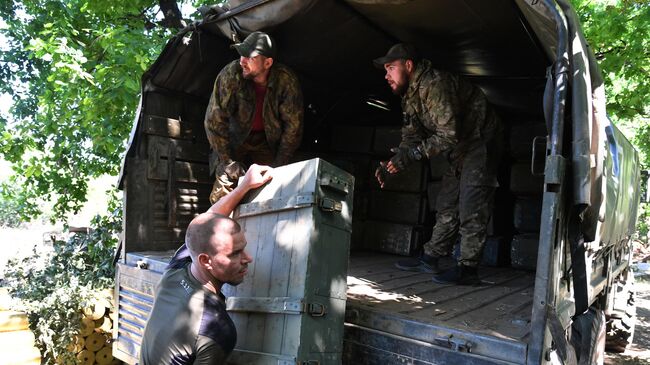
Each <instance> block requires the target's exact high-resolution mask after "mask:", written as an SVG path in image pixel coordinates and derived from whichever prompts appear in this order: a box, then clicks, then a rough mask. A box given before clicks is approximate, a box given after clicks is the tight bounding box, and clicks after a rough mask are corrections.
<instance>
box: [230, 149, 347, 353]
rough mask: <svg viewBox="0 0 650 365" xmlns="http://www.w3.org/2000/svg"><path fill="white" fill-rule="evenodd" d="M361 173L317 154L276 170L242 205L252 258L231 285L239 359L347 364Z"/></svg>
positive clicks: (241, 220) (239, 218)
mask: <svg viewBox="0 0 650 365" xmlns="http://www.w3.org/2000/svg"><path fill="white" fill-rule="evenodd" d="M353 190H354V177H353V176H352V175H350V174H348V173H346V172H345V171H343V170H342V169H340V168H338V167H335V166H334V165H332V164H330V163H328V162H326V161H324V160H321V159H313V160H309V161H303V162H299V163H295V164H291V165H287V166H283V167H280V168H277V169H275V172H274V178H273V180H271V182H270V183H269V184H267V185H266V186H264V187H263V188H261V189H259V190H258V191H256V192H255V194H253V196H251V197H249V198H247V199H246V200H245V202H244V203H243V204H242V205H240V206H239V207H238V209H237V210H236V211H235V214H234V216H235V219H237V221H238V222H239V223H240V224H241V226H242V228H243V229H244V231H245V235H246V238H247V240H248V248H247V250H248V252H250V253H251V255H252V256H253V262H252V263H251V264H250V265H249V269H248V270H249V271H248V272H249V274H248V277H246V278H245V280H244V282H243V283H242V284H240V285H238V286H229V285H225V286H224V288H223V290H222V291H223V293H224V294H225V295H226V297H228V299H227V308H228V310H229V311H230V314H231V317H232V319H233V321H234V323H235V326H236V327H237V345H236V347H235V350H234V351H233V354H232V356H231V358H230V360H229V362H232V363H235V364H267V363H273V364H296V363H298V364H303V363H320V364H340V363H341V353H342V351H343V350H342V347H343V320H344V316H345V300H346V291H347V283H346V277H347V265H348V255H349V248H350V233H351V231H352V201H353Z"/></svg>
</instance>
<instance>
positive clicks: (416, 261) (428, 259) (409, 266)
mask: <svg viewBox="0 0 650 365" xmlns="http://www.w3.org/2000/svg"><path fill="white" fill-rule="evenodd" d="M395 267H396V268H398V269H400V270H403V271H415V272H426V273H431V274H437V273H440V272H441V270H440V268H439V267H438V258H437V257H433V256H429V255H426V254H422V255H421V256H420V257H414V258H411V259H406V260H400V261H397V262H396V263H395Z"/></svg>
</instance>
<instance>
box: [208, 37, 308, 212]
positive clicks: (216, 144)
mask: <svg viewBox="0 0 650 365" xmlns="http://www.w3.org/2000/svg"><path fill="white" fill-rule="evenodd" d="M233 47H234V48H236V49H237V51H238V52H239V53H240V55H241V58H240V59H239V60H235V61H232V62H231V63H229V64H228V65H226V66H225V67H224V68H223V69H222V70H221V72H220V73H219V75H218V76H217V78H216V80H215V83H214V90H213V92H212V96H211V98H210V103H209V104H208V109H207V111H206V115H205V130H206V134H207V136H208V140H209V141H210V145H211V147H212V149H213V150H214V152H215V153H216V155H217V161H216V164H215V175H216V180H215V184H214V186H213V189H212V193H211V194H210V201H211V202H212V203H214V202H216V201H217V200H218V199H219V198H220V197H222V196H223V195H225V194H226V193H227V192H229V191H231V190H232V189H233V188H234V187H235V184H236V181H237V179H238V178H239V176H241V175H243V173H244V172H245V170H246V166H248V165H250V164H251V163H258V164H265V165H271V166H280V165H284V164H286V163H288V161H289V159H290V158H291V156H292V154H293V153H294V151H295V150H296V149H297V148H298V146H299V145H300V142H301V139H302V129H303V115H304V111H303V105H302V92H301V90H300V85H299V83H298V78H297V77H296V75H295V74H294V73H293V72H292V71H291V70H290V69H289V68H288V67H286V66H284V65H282V64H279V63H274V62H273V57H274V56H275V53H274V48H275V47H274V44H273V40H272V39H271V38H270V37H269V36H268V35H267V34H265V33H261V32H254V33H252V34H251V35H249V36H248V37H247V38H246V39H245V40H244V42H242V43H238V44H235V45H233ZM260 90H261V94H260ZM260 95H261V97H260ZM258 98H259V99H260V100H258ZM262 98H263V102H261V99H262ZM256 119H257V124H256ZM256 126H257V130H256Z"/></svg>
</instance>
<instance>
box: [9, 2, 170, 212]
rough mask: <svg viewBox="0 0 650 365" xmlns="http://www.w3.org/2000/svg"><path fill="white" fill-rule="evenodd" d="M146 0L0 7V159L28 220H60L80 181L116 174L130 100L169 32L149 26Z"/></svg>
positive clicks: (80, 195) (79, 196) (152, 10)
mask: <svg viewBox="0 0 650 365" xmlns="http://www.w3.org/2000/svg"><path fill="white" fill-rule="evenodd" d="M157 4H158V2H157V1H155V0H115V1H89V0H45V1H42V0H10V1H4V2H2V5H0V20H1V21H0V24H2V22H5V23H6V25H5V26H4V29H1V27H2V26H0V34H2V35H4V37H5V38H6V39H7V43H8V44H7V47H5V48H6V49H2V50H0V93H8V94H10V95H11V96H12V99H13V107H12V109H11V111H10V113H11V116H9V117H7V116H4V117H3V118H2V120H0V155H1V156H3V157H4V159H5V160H7V161H10V162H12V163H13V169H14V170H15V176H14V177H13V179H12V180H11V181H10V182H9V183H8V184H10V185H21V186H22V187H23V188H22V189H20V191H18V192H17V195H15V196H14V199H15V200H17V201H18V203H17V204H18V205H20V206H25V207H28V208H29V209H25V210H19V211H17V212H16V213H17V214H20V215H21V216H22V218H23V219H29V218H32V217H34V214H35V212H37V211H38V209H37V207H36V206H35V205H34V204H31V205H30V202H33V201H34V199H35V198H40V199H44V200H48V201H49V200H55V201H56V202H55V205H54V209H53V211H54V218H58V219H65V215H66V213H68V212H77V211H78V210H79V209H80V207H81V205H82V203H83V202H84V201H85V200H86V192H87V189H88V180H89V178H92V177H97V176H99V175H102V174H112V175H117V173H118V171H119V163H120V158H121V154H122V153H123V151H124V145H125V141H126V138H127V137H128V134H129V131H130V128H131V124H132V121H133V119H134V117H135V111H136V106H137V103H138V100H139V92H140V82H139V80H140V77H141V75H142V74H143V72H144V71H145V70H146V69H147V67H148V66H149V65H150V64H151V63H152V62H153V60H154V59H155V58H156V57H157V56H158V54H159V53H160V51H161V49H162V47H163V45H164V44H165V42H166V40H167V39H168V38H169V37H170V35H171V34H173V33H174V32H175V30H169V29H166V28H163V27H160V26H157V25H156V21H157V20H156V16H157V14H156V13H157V11H158V7H157Z"/></svg>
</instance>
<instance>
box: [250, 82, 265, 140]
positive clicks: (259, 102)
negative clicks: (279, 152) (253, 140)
mask: <svg viewBox="0 0 650 365" xmlns="http://www.w3.org/2000/svg"><path fill="white" fill-rule="evenodd" d="M254 86H255V116H253V127H252V129H251V131H253V132H261V131H263V130H264V117H263V116H262V110H263V109H264V96H266V86H259V85H257V84H254Z"/></svg>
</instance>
